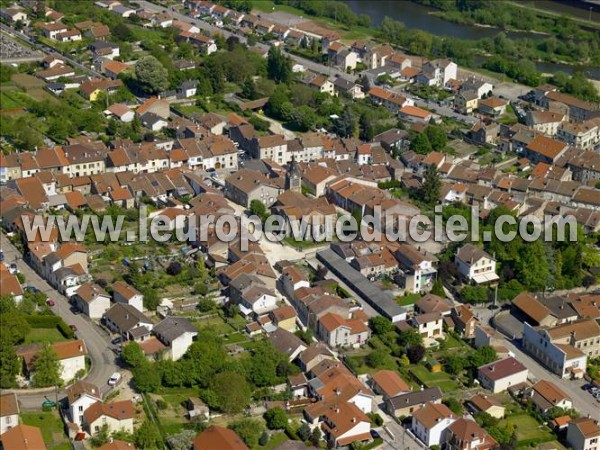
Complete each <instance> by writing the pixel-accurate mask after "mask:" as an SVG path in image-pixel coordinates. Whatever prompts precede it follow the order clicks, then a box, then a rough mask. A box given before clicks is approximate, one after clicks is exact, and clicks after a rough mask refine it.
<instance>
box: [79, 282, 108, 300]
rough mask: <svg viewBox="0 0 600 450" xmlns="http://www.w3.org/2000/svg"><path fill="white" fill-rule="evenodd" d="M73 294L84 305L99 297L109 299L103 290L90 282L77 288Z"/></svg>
mask: <svg viewBox="0 0 600 450" xmlns="http://www.w3.org/2000/svg"><path fill="white" fill-rule="evenodd" d="M75 294H76V295H77V296H78V297H79V298H81V300H83V301H84V302H86V303H90V302H92V301H93V300H95V299H96V298H98V297H101V296H102V297H107V298H110V296H109V295H108V293H107V292H106V291H105V290H104V289H102V288H101V287H100V286H98V285H97V284H96V283H93V282H91V281H90V282H87V283H85V284H82V285H81V286H79V288H78V289H77V290H76V291H75Z"/></svg>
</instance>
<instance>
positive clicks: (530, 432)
mask: <svg viewBox="0 0 600 450" xmlns="http://www.w3.org/2000/svg"><path fill="white" fill-rule="evenodd" d="M506 424H511V425H515V426H516V427H517V441H518V442H521V441H526V440H527V441H528V440H531V439H535V440H536V441H538V442H548V441H552V440H554V439H555V438H556V437H555V436H554V435H553V434H552V433H551V432H550V430H549V429H548V428H547V427H545V426H544V425H541V424H540V423H538V421H537V420H535V418H534V417H532V416H530V415H529V414H525V413H523V414H517V415H514V416H510V417H508V418H506V419H503V420H501V421H500V423H499V424H498V425H499V426H504V425H506Z"/></svg>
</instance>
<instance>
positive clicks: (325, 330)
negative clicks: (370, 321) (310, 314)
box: [317, 313, 370, 347]
mask: <svg viewBox="0 0 600 450" xmlns="http://www.w3.org/2000/svg"><path fill="white" fill-rule="evenodd" d="M317 335H318V336H319V337H320V338H321V340H323V341H324V342H326V343H327V344H328V345H329V346H330V347H347V346H350V347H359V346H360V345H363V344H365V343H366V342H367V341H368V340H369V336H370V332H369V327H368V326H367V325H365V323H364V322H361V321H360V320H358V319H344V318H343V317H342V316H340V315H339V314H335V313H327V314H325V315H324V316H322V317H321V318H320V319H319V321H318V324H317Z"/></svg>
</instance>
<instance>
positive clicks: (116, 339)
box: [110, 337, 121, 345]
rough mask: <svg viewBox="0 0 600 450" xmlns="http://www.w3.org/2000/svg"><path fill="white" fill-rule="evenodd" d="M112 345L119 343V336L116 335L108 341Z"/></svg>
mask: <svg viewBox="0 0 600 450" xmlns="http://www.w3.org/2000/svg"><path fill="white" fill-rule="evenodd" d="M110 342H111V344H112V345H119V344H120V343H121V338H120V337H116V338H114V339H113V340H112V341H110Z"/></svg>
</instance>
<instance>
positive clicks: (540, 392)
mask: <svg viewBox="0 0 600 450" xmlns="http://www.w3.org/2000/svg"><path fill="white" fill-rule="evenodd" d="M531 389H532V390H531V401H532V402H533V404H534V405H535V407H536V409H537V410H538V411H539V412H540V413H541V414H546V413H547V412H548V411H549V410H550V409H552V408H563V409H571V408H572V407H573V401H572V400H571V398H570V397H569V396H568V395H567V394H565V393H564V392H563V391H562V389H560V388H559V387H558V386H557V385H556V384H554V383H553V382H552V381H549V380H540V381H538V382H537V383H535V384H534V385H533V386H532V387H531Z"/></svg>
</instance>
